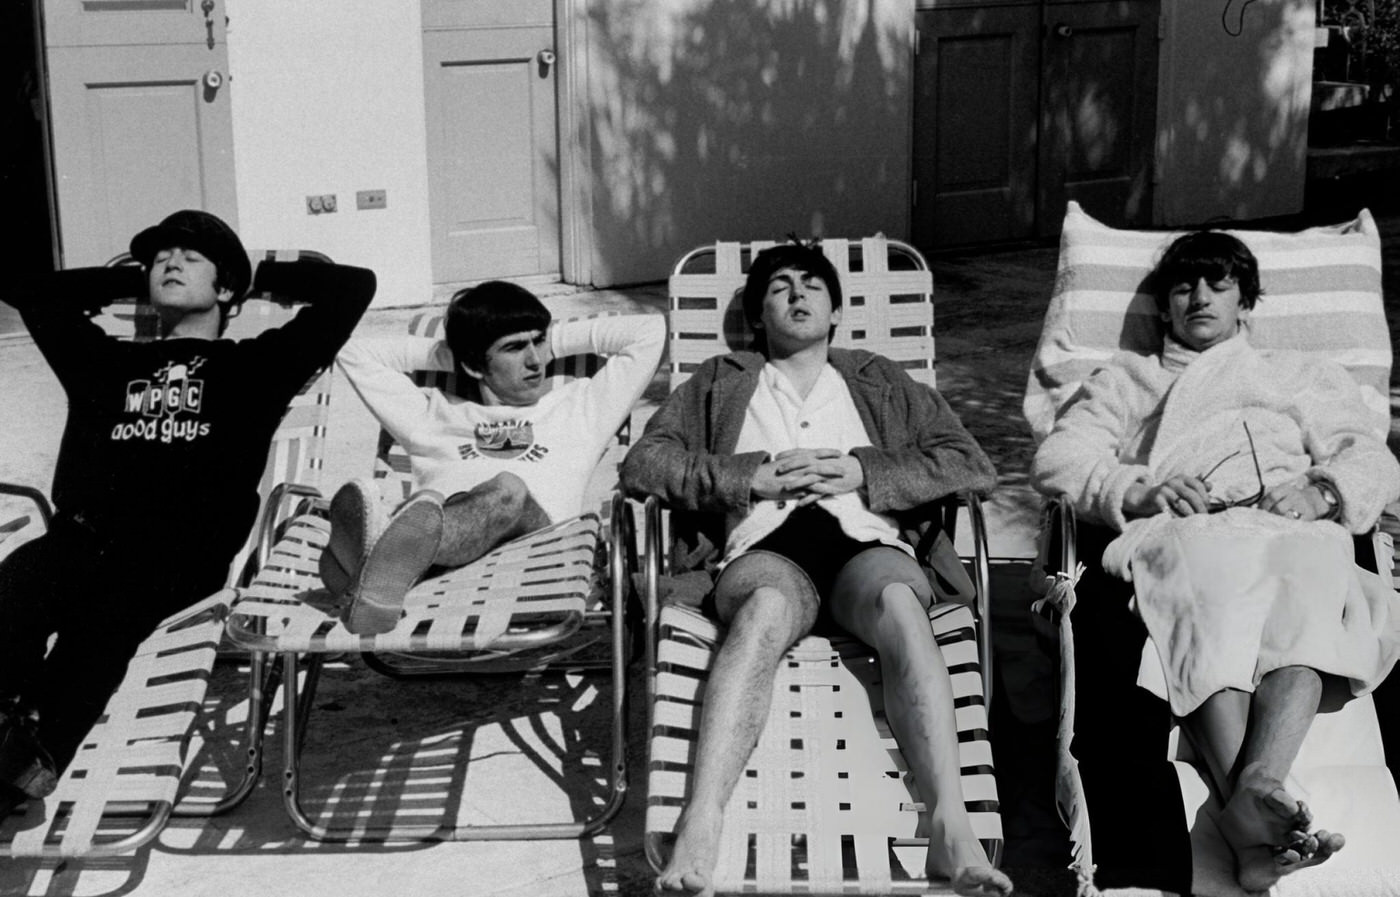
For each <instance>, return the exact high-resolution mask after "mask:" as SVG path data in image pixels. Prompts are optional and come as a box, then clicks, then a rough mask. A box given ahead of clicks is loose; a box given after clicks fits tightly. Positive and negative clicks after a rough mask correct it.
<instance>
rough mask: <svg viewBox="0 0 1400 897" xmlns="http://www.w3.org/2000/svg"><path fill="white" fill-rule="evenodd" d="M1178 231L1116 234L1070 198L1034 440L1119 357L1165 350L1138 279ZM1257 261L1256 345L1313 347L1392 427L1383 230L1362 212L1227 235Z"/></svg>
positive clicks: (1041, 350) (1035, 402) (1033, 405)
mask: <svg viewBox="0 0 1400 897" xmlns="http://www.w3.org/2000/svg"><path fill="white" fill-rule="evenodd" d="M1179 233H1180V232H1170V233H1168V232H1163V231H1133V230H1119V229H1116V228H1112V227H1108V226H1107V225H1105V224H1103V223H1101V222H1099V221H1096V220H1094V219H1093V218H1091V217H1090V216H1089V215H1088V214H1086V213H1085V212H1084V210H1083V209H1081V208H1080V207H1079V204H1078V203H1075V202H1071V203H1070V204H1069V209H1068V211H1067V212H1066V214H1065V224H1064V231H1063V232H1062V233H1061V236H1060V261H1059V268H1058V270H1057V271H1056V274H1055V288H1054V292H1053V293H1052V294H1051V297H1050V307H1049V309H1048V310H1047V311H1046V313H1045V326H1044V327H1043V328H1042V330H1041V334H1040V344H1039V345H1038V346H1037V347H1036V350H1035V357H1034V359H1033V360H1032V363H1031V372H1030V375H1029V377H1028V378H1027V380H1026V396H1025V400H1024V402H1023V403H1022V413H1023V414H1025V417H1026V420H1027V422H1029V423H1030V425H1031V431H1032V433H1033V434H1034V435H1035V439H1036V442H1039V441H1040V440H1042V439H1044V438H1045V437H1046V436H1047V435H1048V434H1049V432H1050V429H1051V428H1052V427H1053V426H1054V423H1055V414H1056V412H1057V410H1058V409H1059V408H1060V406H1061V405H1063V404H1064V402H1066V401H1067V400H1068V399H1069V398H1070V397H1071V396H1073V395H1074V393H1075V391H1076V390H1078V389H1079V384H1080V383H1081V382H1082V381H1083V380H1084V379H1085V378H1086V377H1088V376H1089V375H1090V374H1091V373H1093V372H1094V371H1095V370H1096V369H1098V368H1099V367H1102V366H1103V364H1104V363H1105V362H1106V361H1107V360H1108V359H1109V358H1111V357H1112V356H1113V355H1114V354H1115V353H1117V352H1119V351H1124V350H1126V351H1130V352H1138V353H1143V354H1152V353H1156V352H1158V351H1160V350H1161V348H1162V330H1161V322H1160V319H1159V318H1158V317H1157V309H1156V305H1155V303H1154V302H1153V299H1152V295H1151V293H1150V291H1149V289H1148V286H1147V283H1146V279H1147V275H1148V274H1149V273H1150V272H1151V271H1152V268H1153V266H1154V265H1155V264H1156V262H1157V259H1158V258H1159V257H1160V256H1161V253H1162V251H1163V250H1164V249H1165V248H1166V246H1167V244H1169V243H1170V242H1171V241H1172V240H1173V239H1175V238H1176V237H1177V236H1178V235H1179ZM1230 233H1232V234H1234V235H1235V236H1237V237H1239V238H1240V239H1241V240H1243V241H1244V243H1245V244H1246V245H1247V246H1248V247H1249V248H1250V250H1251V251H1252V252H1253V253H1254V255H1255V257H1257V258H1258V260H1259V280H1260V284H1261V286H1262V287H1263V290H1264V295H1263V297H1262V298H1261V299H1260V301H1259V304H1258V305H1257V306H1256V307H1255V309H1254V312H1253V314H1252V315H1251V316H1250V322H1251V323H1250V328H1251V335H1250V342H1251V343H1252V344H1253V345H1255V346H1257V347H1259V348H1262V349H1297V350H1302V351H1306V352H1315V353H1318V354H1320V355H1323V356H1325V357H1327V358H1331V359H1333V360H1335V361H1338V362H1340V363H1341V364H1342V365H1344V366H1345V367H1346V368H1347V369H1348V370H1349V371H1350V372H1351V374H1352V376H1353V377H1355V378H1356V381H1357V383H1359V384H1360V386H1361V391H1362V394H1363V397H1364V399H1365V401H1366V405H1367V407H1368V408H1369V409H1370V410H1371V411H1372V412H1374V419H1373V423H1374V426H1375V428H1376V432H1377V435H1379V436H1380V438H1381V439H1385V438H1386V435H1387V434H1388V433H1389V431H1390V403H1389V400H1388V398H1387V397H1388V396H1389V385H1390V363H1391V347H1390V331H1389V329H1388V327H1387V326H1386V321H1385V309H1384V306H1383V304H1382V299H1381V252H1380V233H1379V231H1377V229H1376V222H1375V220H1374V219H1372V217H1371V213H1370V212H1368V211H1366V210H1364V209H1363V210H1362V211H1361V213H1360V214H1359V215H1357V217H1356V219H1355V220H1354V221H1347V222H1344V223H1342V224H1336V225H1330V226H1327V227H1315V228H1310V229H1308V230H1304V231H1299V232H1297V233H1273V232H1267V231H1230Z"/></svg>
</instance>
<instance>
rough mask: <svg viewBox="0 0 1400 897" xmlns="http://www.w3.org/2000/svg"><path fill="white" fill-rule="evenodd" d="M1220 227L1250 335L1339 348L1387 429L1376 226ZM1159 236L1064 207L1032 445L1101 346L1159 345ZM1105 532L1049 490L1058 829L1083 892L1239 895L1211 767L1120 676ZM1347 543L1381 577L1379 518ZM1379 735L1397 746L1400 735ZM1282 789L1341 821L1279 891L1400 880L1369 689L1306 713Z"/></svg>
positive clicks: (1293, 345) (1122, 650)
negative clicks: (1247, 306) (1246, 253)
mask: <svg viewBox="0 0 1400 897" xmlns="http://www.w3.org/2000/svg"><path fill="white" fill-rule="evenodd" d="M1235 233H1236V235H1237V236H1239V237H1240V238H1241V239H1243V240H1244V241H1245V242H1246V243H1247V244H1248V245H1249V246H1250V248H1251V250H1252V251H1253V252H1254V253H1255V255H1256V256H1257V258H1258V260H1259V266H1260V275H1261V281H1262V286H1263V289H1264V296H1263V298H1262V300H1261V301H1260V303H1259V305H1258V306H1257V307H1256V308H1255V309H1254V311H1253V313H1252V316H1251V330H1250V341H1251V343H1252V344H1253V345H1255V346H1256V347H1260V348H1265V349H1269V348H1275V349H1292V350H1302V351H1307V352H1316V353H1320V354H1322V355H1325V356H1326V357H1329V358H1332V359H1335V360H1337V361H1340V362H1341V363H1342V364H1343V365H1344V366H1346V367H1347V368H1348V370H1349V371H1350V372H1351V373H1352V375H1353V376H1354V377H1355V379H1356V380H1357V382H1358V384H1359V385H1360V387H1361V390H1362V393H1363V395H1364V397H1365V399H1366V403H1367V406H1368V408H1369V409H1370V411H1371V413H1372V423H1373V425H1374V427H1375V429H1376V432H1377V435H1380V436H1381V437H1382V438H1384V437H1385V435H1386V434H1387V433H1388V432H1389V428H1390V406H1389V399H1388V395H1389V374H1390V365H1391V346H1390V340H1389V335H1388V329H1387V327H1386V322H1385V313H1384V307H1383V305H1382V301H1381V288H1380V283H1381V260H1380V243H1379V235H1378V232H1377V231H1376V227H1375V222H1374V221H1373V219H1372V218H1371V216H1370V214H1369V213H1367V212H1364V211H1363V212H1362V213H1361V214H1360V215H1359V216H1358V217H1357V218H1356V220H1355V221H1352V222H1348V223H1346V224H1342V225H1338V226H1335V227H1326V228H1314V229H1311V230H1306V231H1302V232H1299V233H1292V234H1285V233H1271V232H1257V231H1236V232H1235ZM1171 236H1172V235H1171V234H1168V233H1164V232H1155V233H1150V232H1142V231H1124V230H1117V229H1113V228H1109V227H1107V226H1105V225H1103V224H1101V223H1099V222H1097V221H1095V220H1094V219H1093V218H1091V217H1090V216H1089V215H1087V214H1086V213H1085V212H1084V211H1083V210H1082V209H1081V208H1080V207H1079V206H1078V205H1077V204H1076V203H1071V204H1070V206H1069V210H1068V213H1067V214H1066V217H1065V225H1064V230H1063V235H1062V241H1061V249H1060V260H1059V270H1058V273H1057V276H1056V282H1055V292H1054V295H1053V296H1052V299H1051V302H1050V307H1049V310H1048V312H1047V314H1046V320H1045V325H1044V328H1043V330H1042V334H1041V339H1040V344H1039V347H1038V349H1037V351H1036V355H1035V360H1034V366H1033V369H1032V371H1031V373H1030V377H1029V379H1028V382H1027V388H1026V397H1025V403H1024V411H1025V414H1026V418H1027V420H1028V421H1029V423H1030V425H1031V429H1032V431H1033V433H1034V434H1035V437H1036V439H1037V441H1038V440H1040V439H1043V438H1044V436H1045V435H1046V434H1048V432H1049V430H1050V428H1051V427H1052V426H1053V423H1054V417H1055V413H1056V410H1057V409H1058V408H1059V407H1060V406H1061V405H1063V404H1064V403H1065V402H1066V401H1068V400H1069V398H1070V397H1071V396H1073V395H1074V393H1075V391H1076V390H1077V389H1078V386H1079V384H1080V383H1081V382H1082V381H1083V380H1084V379H1085V378H1086V377H1087V376H1088V375H1089V374H1090V373H1092V371H1093V370H1094V369H1096V368H1097V367H1098V366H1100V365H1101V364H1102V363H1103V362H1104V361H1106V360H1107V359H1108V358H1109V357H1110V356H1111V355H1112V354H1114V353H1115V352H1118V351H1120V350H1132V351H1138V352H1144V353H1145V352H1151V351H1155V350H1156V349H1157V348H1158V347H1159V346H1160V340H1161V337H1160V331H1159V326H1158V323H1157V320H1156V309H1155V305H1154V304H1153V300H1152V298H1151V296H1150V294H1148V293H1147V292H1146V290H1145V287H1144V286H1143V281H1144V278H1145V277H1146V275H1147V274H1148V272H1149V271H1150V270H1151V269H1152V267H1153V265H1154V264H1155V261H1156V258H1157V256H1158V254H1159V253H1160V251H1161V249H1162V248H1163V247H1164V246H1165V245H1166V243H1167V242H1168V241H1169V240H1170V238H1171ZM1106 533H1107V531H1106V530H1103V529H1102V528H1097V527H1096V528H1094V529H1093V530H1083V528H1082V527H1081V526H1080V525H1079V524H1078V522H1077V521H1075V519H1074V515H1073V512H1072V509H1070V508H1069V507H1068V506H1067V505H1066V504H1063V503H1061V502H1059V501H1051V503H1050V513H1049V514H1048V516H1047V527H1046V532H1045V533H1044V536H1045V541H1044V542H1043V546H1044V550H1043V552H1042V557H1043V558H1046V559H1047V566H1048V570H1047V572H1048V573H1049V574H1050V580H1051V585H1050V588H1049V594H1048V595H1047V597H1046V599H1044V600H1042V601H1041V602H1038V603H1037V607H1036V611H1037V614H1038V618H1037V620H1036V622H1037V623H1038V624H1039V625H1041V626H1042V628H1043V629H1044V630H1045V631H1047V632H1048V633H1049V634H1050V635H1051V636H1052V638H1053V640H1054V641H1055V642H1056V643H1057V644H1058V651H1059V653H1060V674H1061V694H1060V699H1061V715H1060V733H1059V746H1058V750H1059V777H1058V781H1057V789H1056V791H1057V802H1058V803H1059V805H1060V809H1061V814H1062V816H1063V817H1064V818H1065V820H1066V823H1067V824H1068V825H1069V827H1070V829H1071V841H1072V846H1073V851H1074V863H1073V865H1074V868H1075V869H1076V870H1077V872H1078V875H1079V879H1080V882H1081V893H1091V892H1092V891H1093V889H1094V888H1096V887H1100V886H1104V887H1107V886H1113V887H1126V886H1132V887H1141V888H1152V889H1157V890H1162V891H1167V892H1173V893H1183V894H1184V893H1193V894H1198V895H1209V897H1227V895H1228V897H1238V895H1241V894H1243V893H1245V892H1243V891H1242V890H1240V889H1239V887H1238V885H1237V884H1236V882H1235V879H1234V871H1233V865H1234V864H1233V857H1232V855H1231V853H1230V851H1229V848H1228V846H1227V845H1226V844H1225V842H1224V841H1223V839H1222V838H1221V837H1220V835H1219V832H1218V830H1217V828H1216V824H1215V813H1216V812H1217V811H1218V800H1217V798H1216V796H1215V795H1214V794H1212V790H1211V788H1210V787H1209V785H1208V781H1209V779H1208V776H1207V775H1206V773H1205V772H1204V771H1203V770H1202V769H1201V768H1199V767H1198V766H1197V764H1196V761H1195V758H1194V756H1193V755H1192V752H1191V750H1190V746H1189V745H1188V744H1187V742H1186V739H1184V738H1181V737H1180V734H1181V733H1180V729H1179V728H1178V727H1176V726H1175V724H1174V721H1173V720H1172V719H1171V717H1170V714H1169V712H1168V710H1167V706H1166V703H1165V702H1164V701H1160V700H1159V699H1157V698H1155V697H1153V696H1152V695H1151V694H1149V693H1148V692H1147V691H1145V690H1142V689H1140V688H1138V687H1137V686H1136V684H1135V682H1136V676H1137V670H1138V665H1139V660H1140V656H1141V650H1142V647H1143V644H1144V640H1145V637H1146V636H1145V630H1144V629H1143V628H1142V626H1141V624H1140V623H1139V622H1138V620H1137V618H1136V617H1135V616H1133V615H1132V614H1131V612H1130V611H1129V610H1128V608H1127V599H1128V598H1129V597H1130V596H1131V586H1130V585H1129V584H1126V583H1122V582H1120V581H1116V580H1112V579H1110V578H1109V577H1107V576H1105V575H1104V574H1102V572H1101V571H1099V570H1097V569H1096V566H1095V565H1097V562H1098V557H1099V556H1100V555H1101V554H1102V549H1103V547H1104V545H1105V544H1106ZM1086 543H1087V544H1086ZM1356 556H1357V560H1358V563H1359V564H1362V565H1363V566H1367V567H1369V568H1370V569H1372V570H1373V571H1374V570H1380V571H1382V572H1385V573H1389V571H1390V570H1391V566H1392V558H1393V552H1392V546H1391V544H1390V539H1389V536H1387V535H1385V534H1384V533H1382V532H1380V531H1377V532H1375V533H1373V534H1372V536H1371V537H1368V538H1362V539H1358V545H1357V555H1356ZM1085 565H1088V569H1087V570H1085V569H1082V568H1083V567H1084V566H1085ZM1081 576H1082V578H1081ZM1393 678H1394V677H1393V676H1392V679H1393ZM1392 685H1393V683H1387V685H1385V686H1382V688H1383V689H1386V688H1390V687H1392ZM1390 748H1391V750H1392V751H1400V745H1395V744H1392V745H1390ZM1128 783H1131V786H1130V787H1129V785H1128ZM1289 785H1290V787H1291V788H1293V789H1295V791H1296V793H1297V794H1298V795H1299V796H1300V797H1302V798H1303V799H1304V800H1305V801H1306V802H1307V803H1308V804H1309V806H1310V807H1311V808H1312V809H1313V810H1314V812H1315V813H1316V818H1317V820H1318V824H1319V825H1321V826H1323V827H1325V828H1328V829H1330V830H1334V831H1340V832H1342V833H1343V834H1345V835H1346V837H1347V845H1346V847H1345V849H1344V850H1342V851H1341V852H1340V853H1338V854H1337V855H1336V856H1334V857H1332V858H1331V859H1329V860H1328V861H1327V862H1326V863H1323V864H1321V865H1319V866H1316V867H1313V868H1309V869H1302V870H1299V871H1297V872H1296V873H1294V874H1292V875H1290V876H1287V877H1286V878H1284V879H1283V880H1282V881H1281V882H1280V883H1279V885H1278V886H1277V888H1276V890H1277V892H1278V893H1279V894H1281V895H1282V894H1293V893H1368V892H1375V893H1382V894H1390V893H1394V889H1395V888H1397V887H1400V863H1397V862H1396V861H1395V859H1394V838H1395V832H1397V831H1400V798H1397V795H1396V789H1395V784H1394V781H1393V779H1392V777H1391V775H1390V773H1389V772H1388V770H1387V768H1386V760H1385V753H1384V749H1383V744H1382V738H1381V731H1380V729H1379V728H1378V724H1377V716H1376V710H1375V705H1374V703H1373V700H1372V697H1371V696H1366V697H1362V698H1357V699H1355V700H1353V701H1351V702H1349V703H1348V704H1347V705H1346V706H1345V707H1344V708H1343V709H1342V710H1340V711H1338V712H1336V713H1329V714H1323V715H1320V716H1319V717H1318V718H1317V720H1316V721H1315V722H1314V723H1313V726H1312V728H1311V730H1310V733H1309V735H1308V738H1307V740H1306V741H1305V742H1304V744H1303V748H1302V750H1301V752H1300V753H1299V756H1298V758H1297V760H1296V762H1295V763H1294V766H1293V771H1292V775H1291V777H1290V782H1289ZM1310 889H1318V890H1310Z"/></svg>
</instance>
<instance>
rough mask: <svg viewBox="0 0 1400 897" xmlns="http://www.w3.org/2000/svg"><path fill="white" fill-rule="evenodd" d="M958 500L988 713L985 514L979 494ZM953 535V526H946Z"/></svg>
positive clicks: (989, 617)
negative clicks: (967, 531) (967, 539)
mask: <svg viewBox="0 0 1400 897" xmlns="http://www.w3.org/2000/svg"><path fill="white" fill-rule="evenodd" d="M958 500H959V501H960V502H961V503H962V504H963V506H964V507H966V508H967V518H968V525H969V526H970V527H971V528H972V552H973V554H972V582H973V585H974V587H975V588H976V591H977V606H976V612H977V622H978V624H979V625H978V630H977V651H978V654H979V655H980V656H981V658H982V698H983V700H984V701H985V702H986V705H987V716H988V718H989V719H990V718H991V713H992V692H993V683H992V592H991V584H992V578H991V566H990V559H989V550H988V545H987V516H986V513H985V512H984V511H983V509H982V496H981V495H979V494H978V493H976V492H960V493H958ZM949 530H950V532H949V537H950V538H951V537H952V527H949Z"/></svg>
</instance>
